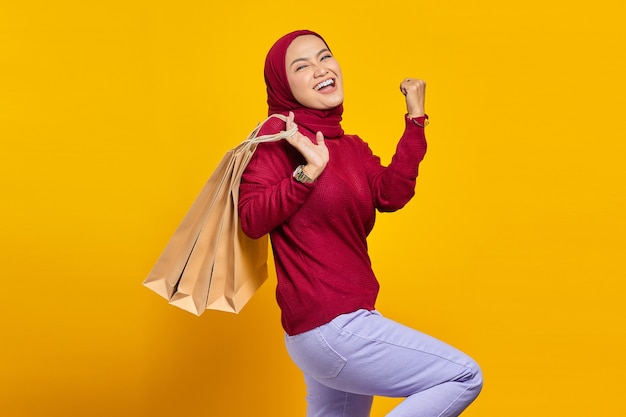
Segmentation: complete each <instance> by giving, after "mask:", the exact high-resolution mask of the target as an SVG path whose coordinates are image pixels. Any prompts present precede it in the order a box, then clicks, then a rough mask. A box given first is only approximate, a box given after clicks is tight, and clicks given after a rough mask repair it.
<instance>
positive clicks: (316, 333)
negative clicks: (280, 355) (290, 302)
mask: <svg viewBox="0 0 626 417" xmlns="http://www.w3.org/2000/svg"><path fill="white" fill-rule="evenodd" d="M285 344H286V346H287V351H288V352H289V356H291V359H292V360H293V361H294V362H295V364H296V365H298V367H299V368H300V369H301V370H302V372H304V373H305V374H307V375H310V376H312V377H313V378H315V379H330V378H335V377H336V376H337V375H339V373H340V372H341V370H342V369H343V367H344V366H345V365H346V362H347V360H346V358H344V357H343V356H342V355H341V354H339V353H338V352H337V351H336V350H335V349H333V348H332V346H331V345H330V344H329V343H328V341H327V340H326V338H325V337H324V335H323V334H322V331H321V329H320V328H316V329H313V330H310V331H308V332H304V333H301V334H298V335H295V336H285Z"/></svg>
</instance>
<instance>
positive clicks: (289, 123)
mask: <svg viewBox="0 0 626 417" xmlns="http://www.w3.org/2000/svg"><path fill="white" fill-rule="evenodd" d="M294 119H295V115H294V114H293V112H292V111H290V112H289V114H288V115H287V122H286V126H285V128H286V129H285V130H289V129H291V128H292V127H293V125H294V124H295V122H294Z"/></svg>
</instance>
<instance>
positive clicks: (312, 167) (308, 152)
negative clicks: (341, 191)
mask: <svg viewBox="0 0 626 417" xmlns="http://www.w3.org/2000/svg"><path fill="white" fill-rule="evenodd" d="M294 118H295V116H294V114H293V112H289V116H288V117H287V130H289V129H291V128H292V127H293V126H294V125H295V122H294ZM286 140H287V142H289V144H291V146H293V147H294V148H296V149H297V150H298V152H300V153H301V154H302V156H303V157H304V159H305V160H306V165H305V166H304V167H303V169H302V170H303V171H304V173H305V174H306V176H307V177H309V178H311V179H312V180H315V179H317V177H319V176H320V175H321V173H322V172H323V171H324V168H326V164H327V163H328V159H329V153H328V148H327V147H326V143H324V135H323V134H322V132H317V133H316V134H315V140H316V142H317V143H316V144H315V143H313V142H311V140H310V139H309V138H307V137H306V136H304V135H303V134H302V133H300V132H296V133H294V134H293V135H292V136H289V137H288V138H287V139H286Z"/></svg>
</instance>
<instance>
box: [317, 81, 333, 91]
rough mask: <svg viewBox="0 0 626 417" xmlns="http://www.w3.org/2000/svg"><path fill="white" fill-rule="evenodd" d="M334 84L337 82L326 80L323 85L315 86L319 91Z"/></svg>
mask: <svg viewBox="0 0 626 417" xmlns="http://www.w3.org/2000/svg"><path fill="white" fill-rule="evenodd" d="M332 84H335V81H334V80H332V79H330V80H326V81H322V82H321V83H319V84H318V85H316V86H315V89H316V90H319V89H321V88H324V87H326V86H328V85H332Z"/></svg>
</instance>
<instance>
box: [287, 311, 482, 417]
mask: <svg viewBox="0 0 626 417" xmlns="http://www.w3.org/2000/svg"><path fill="white" fill-rule="evenodd" d="M285 342H286V345H287V350H288V352H289V355H290V356H291V358H292V359H293V361H294V362H295V363H296V365H298V367H299V368H300V369H301V370H302V371H303V372H304V375H305V380H306V385H307V417H367V416H369V415H370V410H371V406H372V400H373V396H375V395H378V396H386V397H403V398H405V399H404V400H403V401H402V402H401V403H400V404H399V405H398V406H397V407H395V408H394V409H393V410H392V411H391V412H390V413H389V414H387V417H431V416H432V417H435V416H438V417H444V416H445V417H448V416H458V415H459V414H461V412H462V411H463V410H464V409H465V408H466V407H467V406H468V405H469V404H470V403H471V402H472V401H473V400H474V399H475V398H476V396H477V395H478V393H479V392H480V390H481V388H482V373H481V371H480V368H479V367H478V365H477V364H476V363H475V362H474V361H473V360H472V359H471V358H469V357H468V356H467V355H465V354H464V353H462V352H460V351H458V350H456V349H454V348H452V347H450V346H448V345H446V344H445V343H443V342H441V341H439V340H437V339H434V338H432V337H430V336H427V335H425V334H423V333H420V332H418V331H416V330H413V329H411V328H408V327H406V326H403V325H401V324H398V323H396V322H394V321H392V320H389V319H387V318H385V317H383V316H382V315H381V314H380V313H378V312H377V311H367V310H358V311H355V312H354V313H349V314H343V315H340V316H339V317H337V318H335V319H334V320H333V321H331V322H330V323H327V324H325V325H323V326H320V327H318V328H315V329H313V330H310V331H307V332H304V333H300V334H297V335H294V336H289V335H286V336H285Z"/></svg>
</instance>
